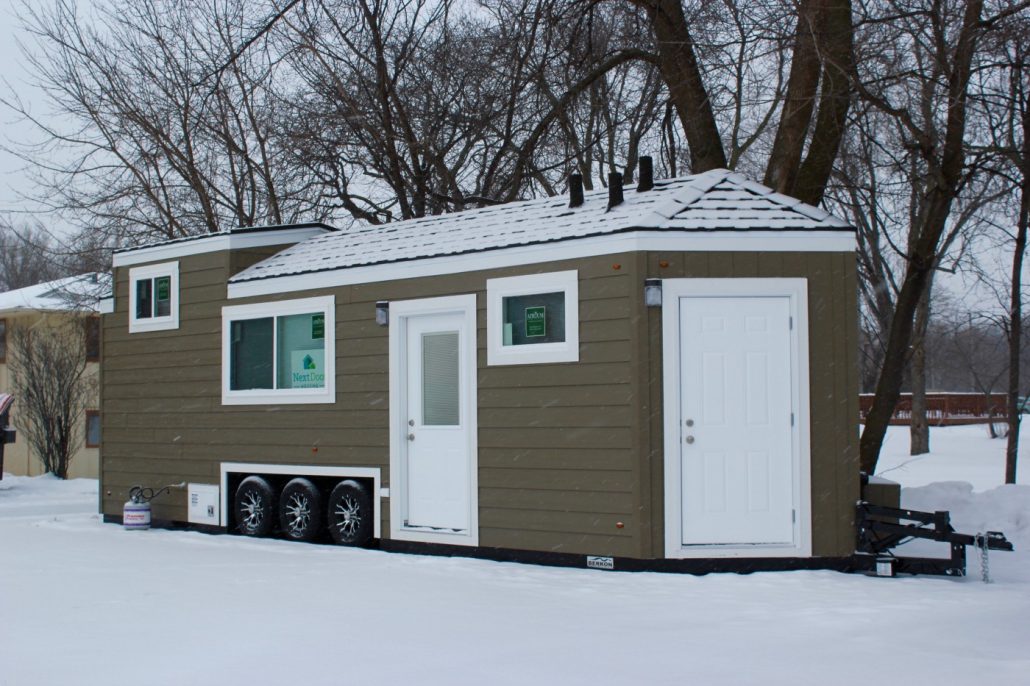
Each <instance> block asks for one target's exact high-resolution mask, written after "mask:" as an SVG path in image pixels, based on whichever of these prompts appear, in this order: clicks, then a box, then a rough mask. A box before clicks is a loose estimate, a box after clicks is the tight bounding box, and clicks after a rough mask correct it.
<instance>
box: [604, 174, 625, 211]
mask: <svg viewBox="0 0 1030 686" xmlns="http://www.w3.org/2000/svg"><path fill="white" fill-rule="evenodd" d="M622 201H623V197H622V174H620V173H619V172H611V173H610V174H608V209H609V210H610V209H612V208H613V207H615V206H616V205H621V204H622Z"/></svg>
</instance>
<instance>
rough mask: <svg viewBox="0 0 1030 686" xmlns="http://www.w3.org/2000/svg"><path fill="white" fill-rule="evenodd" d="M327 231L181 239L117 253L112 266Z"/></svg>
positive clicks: (299, 238)
mask: <svg viewBox="0 0 1030 686" xmlns="http://www.w3.org/2000/svg"><path fill="white" fill-rule="evenodd" d="M324 233H326V229H322V228H318V227H315V226H309V227H305V228H300V229H280V230H271V231H254V232H251V233H236V234H233V233H230V234H218V235H215V236H208V237H206V238H197V239H195V240H184V241H182V242H181V243H168V244H166V245H154V246H150V247H142V248H137V249H136V250H127V251H125V252H117V253H115V254H114V256H113V257H112V258H111V264H112V265H113V266H115V267H127V266H130V265H133V264H143V263H145V262H155V261H157V260H173V259H178V258H180V257H187V256H189V255H201V254H203V253H208V252H218V251H220V250H243V249H246V248H260V247H263V246H268V245H284V244H288V243H300V242H301V241H305V240H307V239H309V238H314V237H315V236H321V235H322V234H324Z"/></svg>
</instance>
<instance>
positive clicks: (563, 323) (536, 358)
mask: <svg viewBox="0 0 1030 686" xmlns="http://www.w3.org/2000/svg"><path fill="white" fill-rule="evenodd" d="M486 301H487V310H486V312H487V314H486V320H487V364H488V365H502V364H546V363H551V362H576V361H578V360H579V275H578V273H577V272H575V271H565V272H547V273H543V274H526V275H524V276H511V277H504V278H499V279H487V281H486Z"/></svg>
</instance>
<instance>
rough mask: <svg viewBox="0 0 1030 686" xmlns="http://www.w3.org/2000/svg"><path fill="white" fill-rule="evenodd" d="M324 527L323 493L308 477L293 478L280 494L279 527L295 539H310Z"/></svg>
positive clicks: (287, 535)
mask: <svg viewBox="0 0 1030 686" xmlns="http://www.w3.org/2000/svg"><path fill="white" fill-rule="evenodd" d="M321 527H322V494H321V493H319V491H318V487H317V486H315V484H313V483H311V482H310V481H308V480H307V479H300V478H298V479H293V480H292V481H290V483H288V484H286V488H284V489H283V492H282V494H281V495H280V496H279V528H280V529H281V530H282V532H283V533H284V534H286V537H287V538H289V539H292V540H294V541H310V540H312V539H313V538H314V537H315V536H317V535H318V530H319V529H320V528H321Z"/></svg>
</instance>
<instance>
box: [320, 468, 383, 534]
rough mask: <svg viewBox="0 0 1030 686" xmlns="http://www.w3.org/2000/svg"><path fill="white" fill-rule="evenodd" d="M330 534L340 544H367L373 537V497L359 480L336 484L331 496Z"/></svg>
mask: <svg viewBox="0 0 1030 686" xmlns="http://www.w3.org/2000/svg"><path fill="white" fill-rule="evenodd" d="M328 509H329V534H330V535H331V536H332V537H333V540H334V541H335V542H336V543H338V544H340V545H365V544H366V543H368V542H369V540H370V539H371V538H372V516H373V512H372V499H371V498H370V497H369V496H368V491H367V490H366V489H365V487H364V486H362V485H361V484H359V483H358V482H357V481H352V480H350V479H348V480H346V481H341V482H340V483H338V484H336V488H334V489H333V492H332V494H330V496H329V508H328Z"/></svg>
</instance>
